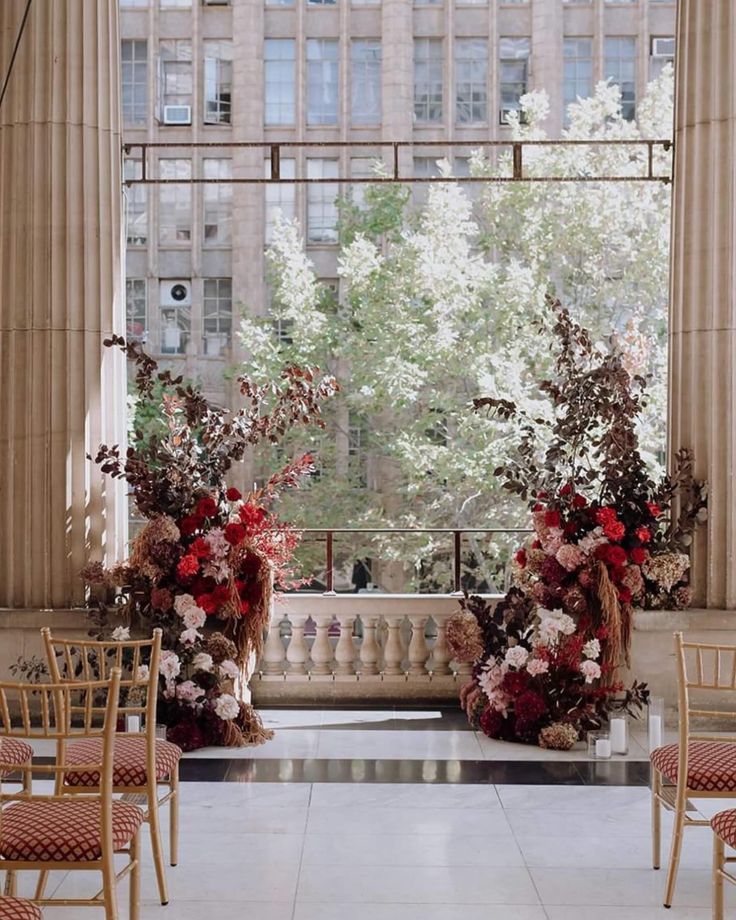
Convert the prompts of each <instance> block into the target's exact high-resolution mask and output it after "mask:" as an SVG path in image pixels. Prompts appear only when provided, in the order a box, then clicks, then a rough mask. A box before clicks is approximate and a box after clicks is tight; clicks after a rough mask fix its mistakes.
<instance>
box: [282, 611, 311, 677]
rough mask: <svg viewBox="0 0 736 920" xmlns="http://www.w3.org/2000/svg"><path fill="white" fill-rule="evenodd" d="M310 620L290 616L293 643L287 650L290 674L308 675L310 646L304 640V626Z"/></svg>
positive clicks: (290, 643)
mask: <svg viewBox="0 0 736 920" xmlns="http://www.w3.org/2000/svg"><path fill="white" fill-rule="evenodd" d="M308 619H309V617H308V616H299V615H296V614H292V615H291V616H289V620H290V622H291V642H289V645H288V648H287V649H286V660H287V661H288V662H289V673H290V674H306V673H307V662H308V661H309V646H308V645H307V640H306V639H305V638H304V626H305V624H306V622H307V620H308Z"/></svg>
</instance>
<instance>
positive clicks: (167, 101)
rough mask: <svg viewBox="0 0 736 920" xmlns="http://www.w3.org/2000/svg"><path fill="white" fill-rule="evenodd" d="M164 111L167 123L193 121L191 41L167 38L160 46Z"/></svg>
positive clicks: (162, 109)
mask: <svg viewBox="0 0 736 920" xmlns="http://www.w3.org/2000/svg"><path fill="white" fill-rule="evenodd" d="M159 67H160V80H159V86H160V96H161V111H160V113H159V118H160V120H161V121H162V122H163V123H164V124H183V125H188V124H191V122H192V43H191V41H189V39H166V40H163V41H161V43H160V45H159Z"/></svg>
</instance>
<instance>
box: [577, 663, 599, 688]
mask: <svg viewBox="0 0 736 920" xmlns="http://www.w3.org/2000/svg"><path fill="white" fill-rule="evenodd" d="M580 672H581V674H583V676H584V677H585V683H586V684H592V683H593V681H594V680H598V678H599V677H600V676H601V666H600V665H599V664H598V663H597V662H596V661H584V662H583V663H582V664H581V665H580Z"/></svg>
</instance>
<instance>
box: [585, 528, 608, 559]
mask: <svg viewBox="0 0 736 920" xmlns="http://www.w3.org/2000/svg"><path fill="white" fill-rule="evenodd" d="M607 542H608V539H607V537H606V536H604V534H603V528H602V527H596V528H595V530H591V532H590V533H589V534H586V535H585V536H584V537H583V538H582V539H581V540H579V541H578V546H579V547H580V549H581V550H582V551H583V552H584V553H585V555H586V556H588V555H590V553H592V552H593V550H594V549H595V548H596V546H600V545H601V544H602V543H607Z"/></svg>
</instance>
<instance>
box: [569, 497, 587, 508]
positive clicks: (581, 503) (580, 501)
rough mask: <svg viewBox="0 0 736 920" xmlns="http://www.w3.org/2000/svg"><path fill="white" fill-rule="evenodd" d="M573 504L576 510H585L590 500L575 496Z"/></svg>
mask: <svg viewBox="0 0 736 920" xmlns="http://www.w3.org/2000/svg"><path fill="white" fill-rule="evenodd" d="M572 503H573V505H574V506H575V507H576V508H584V507H585V506H586V505H587V504H588V499H587V498H586V497H585V496H584V495H573V497H572Z"/></svg>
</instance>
